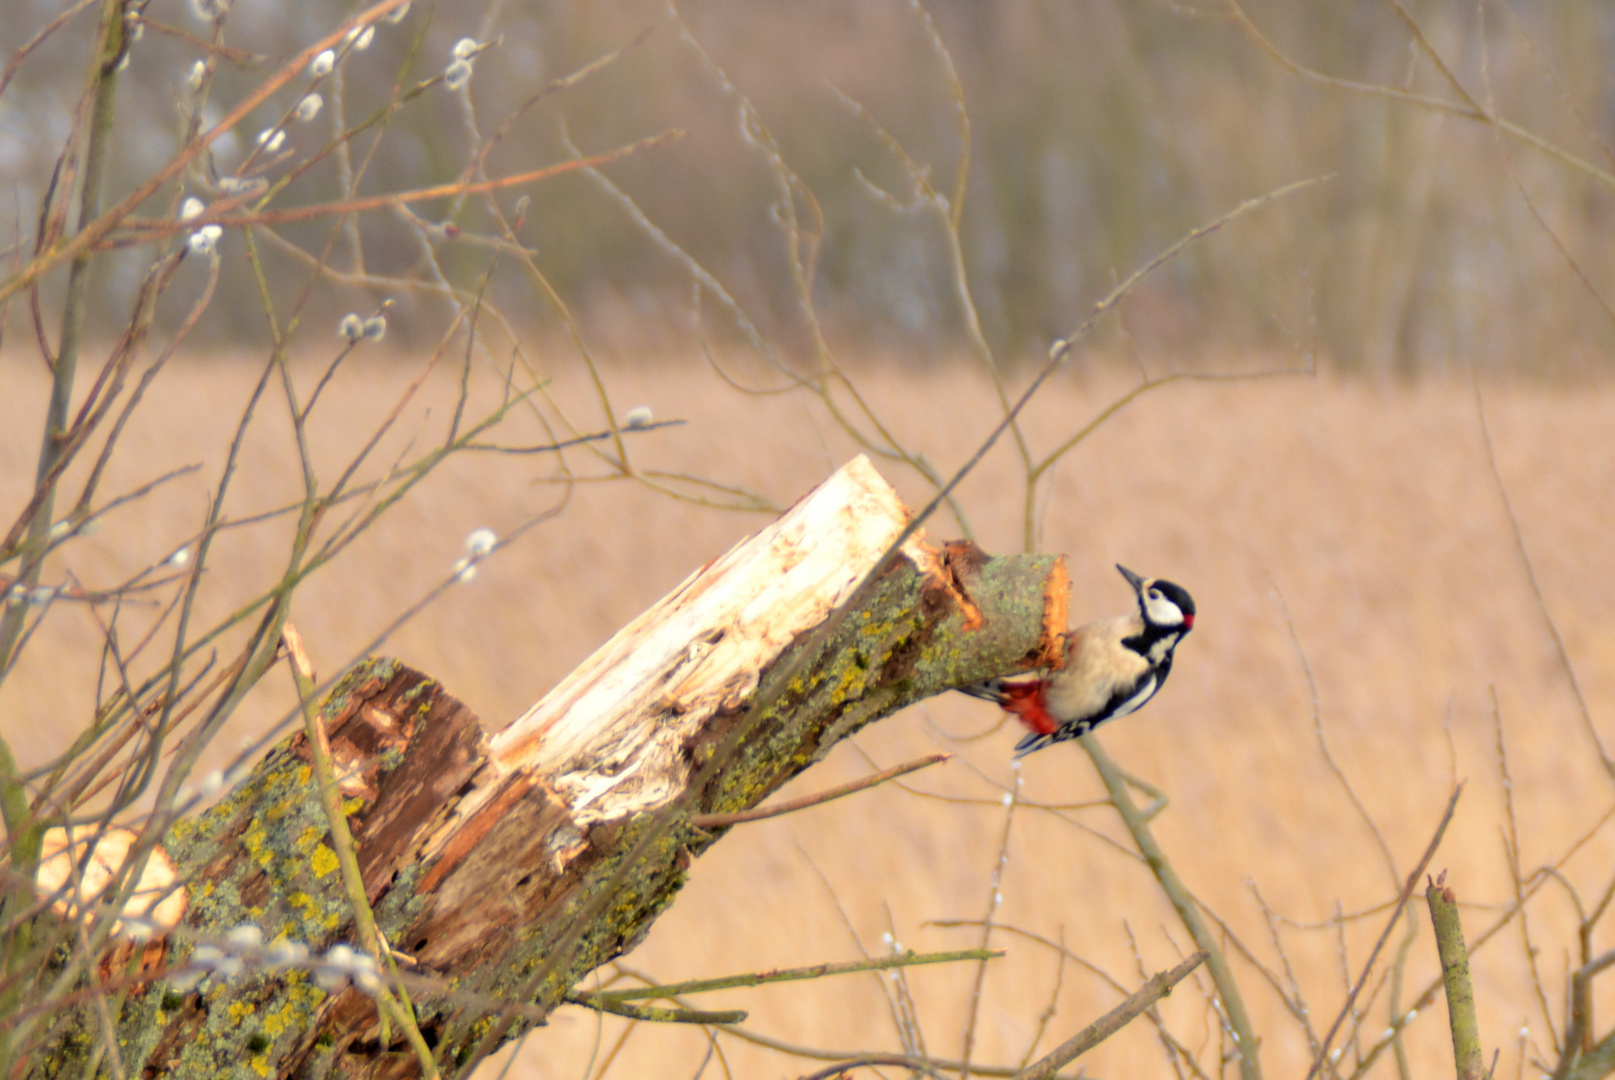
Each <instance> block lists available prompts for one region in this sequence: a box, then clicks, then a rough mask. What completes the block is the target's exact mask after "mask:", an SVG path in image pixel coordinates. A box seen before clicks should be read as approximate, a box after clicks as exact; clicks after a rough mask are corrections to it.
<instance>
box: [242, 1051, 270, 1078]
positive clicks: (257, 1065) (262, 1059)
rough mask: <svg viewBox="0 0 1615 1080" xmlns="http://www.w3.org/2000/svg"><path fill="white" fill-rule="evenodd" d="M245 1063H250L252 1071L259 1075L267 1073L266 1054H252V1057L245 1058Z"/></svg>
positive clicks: (267, 1056)
mask: <svg viewBox="0 0 1615 1080" xmlns="http://www.w3.org/2000/svg"><path fill="white" fill-rule="evenodd" d="M247 1064H248V1065H250V1066H251V1067H252V1071H253V1072H255V1073H257V1074H258V1075H259V1076H268V1075H269V1055H268V1054H254V1055H253V1056H252V1057H250V1058H248V1059H247Z"/></svg>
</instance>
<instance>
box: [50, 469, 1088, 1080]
mask: <svg viewBox="0 0 1615 1080" xmlns="http://www.w3.org/2000/svg"><path fill="white" fill-rule="evenodd" d="M908 516H909V514H908V511H907V510H906V509H905V508H904V507H903V505H902V503H901V502H900V500H899V499H898V498H897V495H896V493H895V492H893V491H892V489H891V488H890V487H889V486H888V485H887V484H886V482H885V481H884V480H883V479H882V478H881V477H880V475H879V474H878V473H877V472H876V471H875V470H874V468H873V467H871V466H870V464H869V463H868V461H867V460H865V459H864V458H862V457H859V458H857V459H855V460H853V461H852V462H851V463H849V464H848V465H847V466H845V467H844V468H842V469H841V470H840V471H839V472H837V473H836V474H835V475H834V476H832V477H831V478H830V479H829V480H827V481H825V483H824V484H822V485H821V486H820V487H818V488H817V489H815V490H814V491H813V492H812V493H811V494H809V495H808V496H807V497H805V498H804V499H803V500H802V501H800V502H799V503H797V504H796V506H794V507H793V508H792V509H791V510H790V511H789V512H787V513H786V514H785V515H783V516H782V517H781V518H779V519H778V520H777V521H775V522H774V523H773V524H772V525H770V526H768V527H767V528H765V529H763V530H762V531H761V532H759V533H757V534H756V535H754V536H752V537H751V538H749V539H747V540H745V541H743V542H741V543H740V544H738V545H736V546H735V547H734V548H733V549H731V550H730V551H729V552H728V553H726V554H724V555H723V556H721V557H719V558H718V559H716V560H714V561H713V562H711V563H709V564H708V565H707V566H705V567H703V568H701V569H700V570H699V571H697V572H696V573H694V574H692V575H691V576H690V577H689V578H688V579H686V580H685V581H684V582H683V583H682V584H681V585H679V586H678V588H676V589H674V590H673V591H672V592H671V593H669V594H668V595H667V596H666V597H664V598H663V599H662V600H661V601H659V602H658V603H657V604H656V605H654V606H653V607H652V608H651V609H650V610H648V611H646V612H645V613H644V614H643V615H641V616H640V617H639V618H637V619H635V620H634V621H633V622H631V623H629V624H628V625H627V626H625V627H624V628H623V629H622V630H621V631H619V632H618V633H617V634H616V635H615V636H614V637H612V638H611V640H609V641H608V642H606V643H605V644H604V645H603V646H601V647H600V649H599V650H598V651H597V652H596V653H595V654H594V655H593V656H591V657H590V658H589V659H587V660H586V661H584V663H583V664H582V665H580V666H579V667H578V668H577V670H575V671H574V672H572V673H571V674H570V675H568V676H567V677H566V678H565V679H563V680H562V681H561V683H560V684H559V685H557V686H556V687H555V688H554V689H553V690H551V691H550V692H549V693H548V694H546V695H545V696H544V698H543V699H542V700H540V701H539V702H538V703H537V704H536V705H534V706H533V707H532V708H531V709H529V710H528V711H527V713H526V714H525V715H523V716H522V717H520V718H519V719H518V720H516V721H515V722H514V723H513V724H511V725H510V726H509V727H507V728H505V729H503V730H501V731H498V732H495V733H491V734H490V733H488V732H485V731H484V730H483V728H482V726H481V724H480V723H479V722H478V720H477V718H476V717H475V716H474V715H473V714H472V713H471V712H470V710H468V709H467V708H466V707H465V706H464V705H462V704H461V703H460V702H458V701H456V700H455V699H454V698H453V697H451V696H449V694H448V693H447V692H446V691H445V690H444V689H443V688H442V687H441V686H440V685H438V683H436V682H435V681H434V680H432V679H431V678H430V677H428V676H426V675H423V674H421V673H420V672H417V671H413V670H411V669H410V668H408V667H406V666H404V665H403V664H400V663H399V662H397V661H395V660H390V659H373V660H369V661H366V662H364V663H362V664H360V665H358V666H357V667H356V668H355V669H354V670H353V671H351V672H350V673H348V674H347V675H346V676H345V677H344V678H343V679H342V681H341V682H340V684H339V685H338V686H337V687H336V688H335V689H334V690H333V691H332V692H331V694H330V695H329V696H328V697H327V698H326V700H325V701H324V703H323V704H322V706H321V715H322V716H323V719H324V725H325V728H326V731H327V733H328V736H329V742H330V750H331V757H332V759H333V763H334V765H335V767H336V772H337V775H338V777H339V778H340V782H339V786H340V789H341V793H342V797H343V800H344V809H345V811H346V813H347V815H348V819H349V828H350V829H351V831H352V834H353V837H354V841H355V844H356V847H357V856H358V862H359V866H360V869H361V872H362V876H363V880H364V887H365V892H366V895H367V896H368V897H369V899H370V902H371V905H372V907H373V908H374V910H375V914H376V919H377V922H378V925H379V927H380V929H381V931H382V932H383V933H384V934H385V936H386V938H387V941H388V942H389V943H390V944H391V945H392V947H393V948H394V949H395V950H397V951H398V953H400V954H402V955H403V956H405V957H407V958H409V959H410V961H411V962H410V964H409V965H408V966H407V967H405V968H404V970H405V971H407V972H409V973H411V974H412V975H414V976H417V977H432V978H435V980H436V983H435V985H434V986H430V987H427V986H423V984H422V982H421V979H420V978H414V979H412V980H411V981H410V984H409V985H410V994H411V996H412V999H413V1003H414V1006H415V1009H416V1013H417V1015H418V1018H419V1026H420V1029H421V1031H422V1033H423V1034H424V1035H425V1037H426V1041H427V1044H428V1045H429V1046H430V1047H431V1048H432V1051H433V1053H434V1055H435V1057H436V1060H437V1063H438V1068H439V1070H440V1071H441V1074H442V1075H443V1076H445V1077H452V1076H455V1075H457V1074H458V1073H459V1071H460V1070H461V1069H462V1068H463V1067H464V1065H465V1064H466V1063H467V1062H468V1060H470V1059H471V1058H472V1056H473V1055H474V1054H475V1052H476V1049H477V1047H478V1046H479V1044H480V1043H481V1042H482V1041H483V1040H484V1039H485V1038H486V1037H487V1036H488V1034H489V1032H490V1031H493V1032H495V1035H496V1036H498V1035H506V1036H508V1035H514V1034H517V1033H519V1032H520V1031H522V1030H525V1028H527V1027H530V1026H531V1025H532V1024H533V1023H535V1022H537V1021H538V1019H539V1018H541V1017H542V1016H543V1015H544V1013H546V1012H548V1011H549V1010H550V1009H552V1008H554V1006H555V1005H557V1004H558V1003H559V1002H560V1001H561V1000H562V997H563V995H564V994H566V993H567V992H568V991H569V990H571V989H572V987H573V986H574V985H576V984H578V983H580V982H581V981H582V980H583V979H584V977H585V976H586V975H587V974H588V973H589V972H590V971H592V970H593V969H595V968H596V967H598V966H599V965H601V964H603V963H606V962H608V961H610V960H611V959H613V958H614V957H617V956H621V955H622V954H624V953H626V952H628V951H629V950H630V949H632V948H633V947H634V946H635V945H636V944H637V943H638V942H639V941H640V940H641V939H643V937H644V936H645V934H646V933H647V932H648V931H649V929H650V926H651V924H652V922H653V921H654V920H655V918H656V916H657V915H658V914H660V913H661V912H662V911H663V910H664V909H665V908H666V907H667V905H668V904H669V903H671V902H672V900H673V898H674V896H675V895H676V894H677V892H678V890H679V888H680V886H681V885H682V884H683V881H684V876H685V872H686V869H687V867H688V866H689V863H690V860H691V859H692V858H694V857H695V856H697V855H699V854H701V853H702V852H703V851H705V850H706V848H707V847H709V846H710V845H711V844H713V843H715V842H716V841H717V840H718V839H720V838H721V836H722V833H723V831H724V830H722V829H718V830H715V831H714V832H712V833H708V832H705V831H703V830H701V829H699V828H697V827H696V826H695V825H693V824H692V823H691V821H690V818H691V817H692V816H694V815H699V814H711V813H721V812H728V811H736V810H742V809H747V808H750V807H753V806H755V805H757V804H758V803H759V802H761V801H762V800H763V799H765V798H766V797H767V796H768V795H769V794H770V793H772V792H773V791H775V790H777V789H778V788H779V787H780V786H781V785H783V784H784V783H785V782H786V781H788V780H790V779H791V778H792V777H794V776H796V775H797V774H798V773H800V772H801V771H802V770H804V769H806V768H807V767H808V766H809V765H811V764H812V763H813V762H815V761H817V760H819V759H820V758H822V757H823V756H824V755H825V754H826V753H828V752H829V750H830V748H831V747H832V746H833V745H834V744H835V743H836V742H838V741H839V740H841V739H843V738H845V737H847V736H848V735H851V734H852V733H854V732H855V731H857V730H858V729H859V728H861V727H863V726H864V725H865V724H868V723H870V722H872V721H874V720H878V719H880V718H881V717H884V716H887V715H889V714H891V713H892V712H895V711H896V710H898V709H901V708H902V707H903V706H905V705H908V704H910V703H912V702H915V701H918V700H920V699H922V698H925V697H928V696H930V695H933V694H938V693H942V692H943V691H945V690H948V689H949V688H951V687H954V686H957V685H961V684H964V683H969V682H975V681H979V680H981V679H985V678H990V677H993V676H997V675H1002V674H1005V673H1008V672H1013V671H1017V670H1022V669H1025V668H1029V667H1035V666H1046V665H1049V664H1051V663H1057V662H1058V660H1059V658H1060V657H1061V656H1062V650H1061V635H1062V634H1063V631H1064V628H1065V623H1066V605H1067V581H1066V575H1065V570H1064V566H1063V563H1062V561H1061V560H1060V559H1059V558H1058V557H1053V556H1012V557H1005V558H990V557H988V556H986V555H985V554H983V553H982V552H981V551H980V550H979V549H977V548H976V547H975V546H974V545H972V544H968V543H956V544H948V545H944V546H943V547H942V548H940V549H938V548H935V547H932V546H929V545H927V544H926V543H925V542H924V541H923V539H922V534H916V535H915V536H914V537H913V538H911V539H910V540H909V541H908V542H907V543H906V544H905V546H904V548H903V550H902V555H901V557H900V558H898V559H896V560H895V561H894V562H893V563H892V564H891V565H890V567H889V568H888V569H887V570H886V571H885V573H884V574H882V575H881V576H880V577H879V578H878V579H876V580H874V581H873V582H871V583H870V584H869V586H868V587H866V588H864V589H862V590H860V591H858V592H857V594H856V597H855V599H856V603H855V605H854V606H853V607H851V608H850V609H849V610H847V611H846V612H845V613H844V614H843V615H841V616H840V617H839V618H838V620H835V621H831V622H828V623H827V620H829V619H831V616H832V613H833V612H835V611H836V609H837V608H838V606H839V605H841V604H843V603H844V602H846V601H847V600H848V599H849V598H853V597H854V594H855V590H858V587H859V585H860V583H861V582H862V581H863V579H864V578H865V577H866V576H867V575H868V573H869V571H870V570H871V569H872V568H874V567H875V566H876V565H877V563H878V562H879V560H880V559H881V556H882V555H883V554H884V553H885V551H886V550H887V548H888V547H890V545H891V544H892V543H893V541H894V540H895V539H896V538H897V537H898V535H899V534H900V533H901V531H902V530H903V528H904V526H905V525H906V523H907V520H908ZM759 706H760V707H759ZM164 847H165V848H166V850H167V852H168V854H169V856H170V857H171V858H172V859H173V861H174V864H175V866H176V868H177V871H178V874H179V877H180V879H181V880H182V881H184V882H185V883H186V888H187V892H188V899H189V908H188V912H187V914H186V916H185V920H184V926H185V928H186V930H187V931H189V934H180V935H176V936H175V937H174V938H173V940H172V942H171V950H170V954H169V956H168V964H169V965H170V966H179V965H183V964H184V963H185V962H186V958H187V956H188V955H190V952H191V949H192V947H193V942H194V941H195V939H196V936H198V935H200V936H202V937H210V938H218V937H220V936H222V935H224V934H225V933H226V932H227V931H228V930H230V929H231V928H233V927H236V926H238V925H240V924H244V923H251V924H254V925H256V926H258V927H260V928H261V929H262V931H263V935H264V938H265V939H266V941H268V942H273V941H275V940H276V939H278V938H284V939H287V940H290V941H296V942H302V943H305V944H306V945H307V946H308V947H309V948H310V949H312V950H314V951H315V952H316V953H318V952H320V951H321V950H324V949H327V948H329V947H330V946H331V945H333V944H335V943H338V942H350V943H353V944H354V945H355V947H359V948H362V947H363V946H362V944H361V943H359V942H356V941H354V929H353V928H354V920H353V916H352V914H351V911H350V910H349V908H348V905H347V904H346V902H345V900H344V898H343V897H344V894H343V891H342V887H341V880H340V879H341V874H340V871H339V869H338V863H337V858H336V856H335V854H334V853H333V850H332V847H331V840H330V837H329V835H328V828H327V821H326V819H325V817H324V816H323V813H322V811H321V808H320V800H319V795H318V792H317V790H316V788H315V783H314V780H313V774H312V770H311V767H310V754H309V747H308V744H307V741H306V739H305V737H304V736H303V735H301V734H299V735H297V736H294V737H292V738H291V739H289V740H288V741H286V742H285V743H283V744H281V745H280V746H279V747H277V748H276V749H274V750H272V751H271V752H270V753H269V754H268V755H267V756H266V757H265V758H264V760H263V761H262V762H260V763H259V765H258V766H257V768H256V769H255V770H254V771H253V773H252V775H251V776H250V777H249V778H248V779H247V780H246V781H245V782H244V783H243V784H242V785H241V786H240V787H238V788H237V789H236V790H234V791H232V792H231V793H230V794H229V795H228V796H227V797H226V798H225V799H224V800H223V801H222V802H221V803H219V804H218V805H217V806H215V807H213V808H212V809H210V810H208V811H206V812H205V813H203V814H201V815H199V816H197V817H196V818H194V819H189V820H184V821H181V822H179V823H178V824H176V826H175V827H174V828H173V830H172V832H171V835H170V837H169V839H168V840H167V841H166V842H165V844H164ZM451 986H452V993H447V992H445V991H447V990H448V989H449V988H450V987H451ZM126 994H127V996H126V997H125V998H124V999H123V1001H122V1010H121V1013H120V1014H118V1021H117V1023H118V1029H119V1030H118V1044H119V1046H120V1048H121V1051H122V1055H123V1059H124V1060H123V1064H124V1068H125V1070H126V1073H127V1075H130V1076H137V1075H138V1076H143V1077H146V1078H154V1077H165V1076H174V1077H188V1076H220V1075H234V1076H242V1077H251V1076H256V1077H269V1076H275V1077H314V1076H325V1075H333V1076H345V1077H406V1076H419V1075H421V1072H422V1070H421V1065H420V1062H419V1061H418V1060H417V1057H416V1055H415V1054H414V1053H413V1052H412V1051H411V1050H410V1048H409V1047H408V1046H407V1045H406V1044H405V1042H404V1041H403V1039H402V1037H401V1035H400V1033H399V1031H398V1029H397V1026H396V1025H392V1026H391V1027H390V1029H384V1027H383V1025H382V1024H380V1022H379V1020H378V1016H377V1010H376V1007H375V1003H374V1001H373V1000H372V999H371V998H370V997H368V996H366V995H365V994H363V993H362V992H361V991H360V990H358V989H356V988H354V987H351V986H350V987H348V988H346V989H343V990H340V991H336V992H334V993H328V992H327V991H325V990H323V989H321V988H320V987H319V986H317V985H316V984H315V982H314V981H312V980H311V978H310V976H309V974H308V972H306V971H304V970H299V969H297V968H295V967H293V968H286V969H280V970H267V969H264V968H262V967H259V968H257V969H254V968H252V967H249V968H248V970H247V971H246V973H245V974H241V975H237V976H235V977H233V978H224V977H222V976H221V975H219V974H214V975H212V976H210V977H209V978H208V979H207V980H205V981H204V982H202V983H201V984H200V986H199V987H196V988H194V989H190V990H188V991H186V992H181V991H180V990H179V989H177V988H176V986H175V985H174V984H173V983H171V982H170V981H168V980H165V979H156V980H155V981H152V982H149V983H136V984H134V985H133V986H132V987H131V988H130V989H129V990H127V991H126ZM499 1002H521V1003H523V1004H525V1005H527V1006H531V1007H530V1008H527V1009H525V1010H523V1012H522V1013H521V1015H519V1016H510V1015H508V1014H507V1015H506V1016H505V1017H504V1022H503V1023H501V1021H500V1018H499V1017H498V1016H492V1015H490V1014H491V1013H493V1012H494V1011H495V1008H496V1006H497V1003H499ZM95 1016H96V1013H95V1010H94V1009H92V1008H91V1007H90V1006H89V1005H88V1004H86V1005H84V1006H83V1007H82V1009H81V1010H80V1014H75V1015H74V1016H71V1017H64V1018H61V1019H60V1020H59V1022H58V1023H57V1025H56V1026H55V1028H54V1030H53V1032H52V1035H51V1037H50V1038H49V1039H48V1040H47V1041H46V1042H45V1043H44V1044H43V1045H42V1046H40V1048H39V1049H38V1050H37V1052H36V1053H35V1055H34V1057H33V1059H32V1070H31V1073H30V1075H36V1076H67V1075H73V1076H77V1075H81V1070H82V1069H83V1067H84V1065H85V1063H86V1062H88V1061H90V1060H91V1059H92V1058H93V1057H94V1056H95V1055H96V1054H97V1053H99V1052H100V1050H99V1049H98V1047H99V1046H100V1044H101V1043H102V1042H103V1040H101V1039H100V1038H99V1037H98V1036H96V1035H94V1034H93V1032H94V1026H93V1025H94V1024H95V1023H96V1020H95ZM501 1028H502V1030H501ZM384 1030H386V1031H387V1032H388V1036H387V1038H386V1039H385V1040H384V1039H383V1031H384ZM103 1071H105V1066H104V1062H103Z"/></svg>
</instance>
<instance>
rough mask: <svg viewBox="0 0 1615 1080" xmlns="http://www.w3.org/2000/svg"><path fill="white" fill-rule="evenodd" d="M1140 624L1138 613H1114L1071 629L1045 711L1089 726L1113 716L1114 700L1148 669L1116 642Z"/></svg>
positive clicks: (1124, 695) (1129, 691) (1123, 695)
mask: <svg viewBox="0 0 1615 1080" xmlns="http://www.w3.org/2000/svg"><path fill="white" fill-rule="evenodd" d="M1143 627H1144V620H1143V619H1142V618H1140V617H1139V616H1138V615H1117V616H1114V617H1113V618H1109V619H1098V620H1096V621H1094V622H1091V623H1086V624H1084V625H1082V626H1079V627H1077V628H1076V629H1075V630H1073V631H1071V632H1070V634H1069V635H1067V641H1066V661H1065V670H1063V671H1058V672H1056V673H1055V675H1054V678H1053V679H1052V680H1050V685H1049V694H1048V707H1049V712H1051V713H1053V714H1054V716H1055V717H1056V718H1057V719H1059V720H1060V721H1061V722H1062V723H1070V722H1074V721H1079V720H1088V721H1090V725H1089V726H1093V724H1097V723H1099V722H1101V721H1102V720H1108V719H1110V717H1111V716H1113V715H1115V713H1114V711H1113V709H1114V707H1115V705H1116V704H1117V703H1118V700H1126V699H1127V698H1129V697H1131V696H1132V691H1133V690H1134V689H1135V688H1136V687H1138V685H1139V684H1140V681H1141V680H1142V679H1143V678H1144V676H1145V675H1147V674H1149V670H1150V664H1149V661H1148V660H1146V659H1145V658H1144V657H1143V656H1141V655H1139V653H1138V652H1136V651H1135V650H1133V649H1129V648H1128V647H1127V646H1126V645H1123V644H1122V640H1123V639H1124V638H1128V637H1133V636H1135V635H1137V634H1138V633H1139V632H1140V631H1141V630H1143ZM1140 704H1142V702H1141V703H1140ZM1135 707H1136V706H1135ZM1095 718H1098V719H1095Z"/></svg>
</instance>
